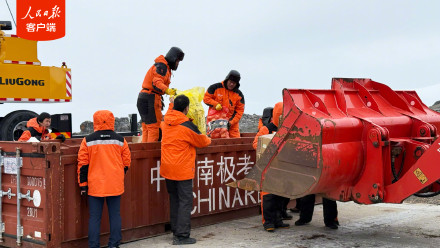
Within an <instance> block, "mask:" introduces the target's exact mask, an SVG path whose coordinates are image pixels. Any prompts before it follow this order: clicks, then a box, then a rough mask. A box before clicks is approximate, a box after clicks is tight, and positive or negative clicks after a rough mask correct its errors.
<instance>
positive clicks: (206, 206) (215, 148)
mask: <svg viewBox="0 0 440 248" xmlns="http://www.w3.org/2000/svg"><path fill="white" fill-rule="evenodd" d="M253 135H255V134H253ZM247 136H248V137H243V138H236V139H227V140H226V139H218V140H213V142H212V144H211V146H209V147H206V148H202V149H198V150H197V157H196V160H197V161H196V174H195V179H194V191H193V195H194V204H193V205H194V209H193V212H192V217H193V226H197V225H206V224H210V223H216V222H220V221H226V220H229V219H234V218H242V217H245V216H250V215H256V214H258V208H259V202H260V197H259V193H258V192H245V191H243V190H239V189H235V188H230V187H227V186H226V184H227V183H230V182H232V181H235V180H239V179H242V178H243V177H244V176H245V175H246V174H247V173H248V172H249V170H250V169H251V168H252V167H253V166H254V163H255V151H254V150H253V148H252V141H253V137H252V134H247ZM127 140H128V141H130V140H131V138H130V137H128V138H127ZM80 143H81V139H68V140H66V142H64V143H59V142H57V141H56V142H42V143H19V142H0V147H1V150H2V151H3V152H2V154H3V155H7V156H14V155H15V149H16V148H17V147H19V148H20V149H21V153H22V154H23V156H24V157H23V168H22V170H21V171H22V175H21V181H22V186H21V187H20V191H21V192H22V193H24V194H25V193H26V192H27V190H31V192H33V190H38V191H39V192H40V194H41V204H40V206H39V207H35V206H34V205H33V202H28V201H27V200H26V199H22V201H21V202H22V207H21V209H22V210H21V222H22V225H23V231H24V232H23V234H24V235H23V243H22V247H87V230H88V206H87V200H86V198H84V197H81V196H80V192H79V187H78V184H77V172H76V170H77V153H78V149H79V145H80ZM129 147H130V150H131V154H132V164H131V168H130V169H129V170H128V172H127V174H126V178H125V193H124V194H123V195H122V199H121V217H122V229H123V241H130V240H136V239H140V238H144V237H148V236H152V235H157V234H160V233H164V232H167V231H169V224H168V223H169V203H168V193H167V191H166V186H165V181H164V179H163V178H161V177H160V175H159V168H160V143H159V142H155V143H137V144H134V143H129ZM27 156H30V157H27ZM109 180H111V179H109ZM8 188H11V190H12V193H14V194H15V193H16V192H17V190H16V188H17V185H16V176H15V175H12V174H8V173H5V170H4V168H3V169H2V190H3V191H5V192H6V191H8ZM31 195H32V194H31ZM2 206H3V208H2V210H3V213H2V217H3V222H5V226H6V229H5V232H4V233H3V237H4V242H3V243H0V245H4V246H6V247H16V233H17V210H16V206H17V199H16V197H14V196H13V197H11V199H8V197H7V196H4V197H3V198H2ZM107 216H108V213H107V210H106V208H104V211H103V218H102V225H101V233H102V237H101V244H106V243H107V240H108V233H109V222H108V217H107Z"/></svg>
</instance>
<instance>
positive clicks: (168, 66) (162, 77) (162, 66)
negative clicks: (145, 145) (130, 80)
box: [137, 47, 185, 142]
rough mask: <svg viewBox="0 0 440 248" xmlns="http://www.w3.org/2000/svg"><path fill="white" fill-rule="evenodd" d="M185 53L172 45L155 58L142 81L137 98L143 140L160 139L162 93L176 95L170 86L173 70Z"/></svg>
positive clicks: (152, 140)
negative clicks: (163, 53)
mask: <svg viewBox="0 0 440 248" xmlns="http://www.w3.org/2000/svg"><path fill="white" fill-rule="evenodd" d="M184 56H185V54H184V53H183V51H182V49H180V48H178V47H172V48H171V49H170V50H169V51H168V53H167V54H166V55H165V56H163V55H160V56H159V57H157V58H156V59H155V60H154V65H153V66H151V67H150V69H149V70H148V72H147V74H146V75H145V78H144V82H143V83H142V90H141V92H140V93H139V96H138V100H137V108H138V111H139V114H140V116H141V119H142V142H154V141H158V140H159V127H160V122H161V121H162V109H163V101H162V95H163V94H167V95H175V94H176V90H175V89H173V88H170V87H169V86H170V83H171V81H170V78H171V70H173V71H175V70H177V67H179V62H180V61H182V60H183V57H184Z"/></svg>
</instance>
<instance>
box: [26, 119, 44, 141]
mask: <svg viewBox="0 0 440 248" xmlns="http://www.w3.org/2000/svg"><path fill="white" fill-rule="evenodd" d="M26 127H28V128H30V127H31V128H33V129H35V131H37V132H39V133H41V134H42V135H41V140H48V139H50V136H49V132H48V131H47V130H46V128H45V127H43V126H40V124H38V121H37V117H35V118H32V119H30V120H29V121H28V122H27V124H26ZM31 137H32V134H31V132H30V131H29V130H26V131H24V132H23V133H22V134H21V136H20V138H19V139H18V141H28V140H29V139H30V138H31Z"/></svg>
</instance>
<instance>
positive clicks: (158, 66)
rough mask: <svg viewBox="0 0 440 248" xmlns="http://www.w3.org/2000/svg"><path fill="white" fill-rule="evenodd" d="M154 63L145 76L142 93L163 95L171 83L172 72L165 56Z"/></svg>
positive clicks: (161, 56)
mask: <svg viewBox="0 0 440 248" xmlns="http://www.w3.org/2000/svg"><path fill="white" fill-rule="evenodd" d="M154 62H155V63H154V65H153V66H151V68H150V69H149V70H148V72H147V74H146V75H145V78H144V82H143V83H142V90H141V92H145V93H156V94H159V95H163V94H165V90H167V89H168V87H169V86H170V83H171V82H170V78H171V70H170V67H169V65H168V62H167V61H166V59H165V57H164V56H163V55H160V56H159V57H157V58H156V59H155V60H154Z"/></svg>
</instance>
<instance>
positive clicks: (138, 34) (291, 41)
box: [0, 0, 440, 131]
mask: <svg viewBox="0 0 440 248" xmlns="http://www.w3.org/2000/svg"><path fill="white" fill-rule="evenodd" d="M8 3H9V5H10V6H11V8H12V12H13V14H14V16H15V7H16V3H15V0H8ZM66 12H67V16H66V36H65V37H64V38H62V39H58V40H55V41H43V42H39V43H38V46H39V50H38V56H39V60H40V61H41V62H42V65H44V66H60V65H61V62H63V61H65V62H66V63H67V65H68V67H69V68H71V69H72V80H73V82H72V83H73V102H71V103H58V104H11V103H7V104H3V105H0V114H5V113H8V112H11V111H13V110H17V109H29V110H33V111H35V112H38V113H39V112H41V111H48V112H50V113H63V112H68V113H72V114H73V125H74V127H73V129H74V131H79V125H80V123H81V122H82V121H84V120H91V119H92V115H93V113H94V112H95V111H96V110H99V109H108V110H111V111H113V112H114V114H115V116H117V117H124V116H128V114H131V113H137V108H136V100H137V95H138V93H139V91H140V89H141V84H142V81H143V79H144V76H145V73H146V72H147V70H148V69H149V68H150V67H151V65H152V64H153V63H154V59H155V58H156V57H157V56H159V55H161V54H165V53H166V52H167V51H168V50H169V48H170V47H172V46H178V47H180V48H181V49H182V50H183V51H184V52H185V59H184V60H183V61H182V62H181V63H180V65H179V68H178V70H177V71H176V72H174V75H173V77H172V78H171V87H174V88H177V89H179V90H186V89H189V88H192V87H194V86H203V87H205V88H207V87H209V85H211V84H213V83H216V82H220V81H222V80H223V79H224V78H225V76H226V75H227V73H228V72H229V71H230V70H231V69H235V70H238V71H239V72H240V73H241V81H240V83H241V87H240V89H241V91H242V92H243V94H244V96H245V99H246V108H245V113H248V114H253V113H256V114H261V112H262V109H263V108H265V107H267V106H273V105H274V104H275V103H276V102H278V101H281V91H282V89H283V88H303V89H330V87H331V84H330V83H331V78H332V77H366V78H371V79H373V80H375V81H377V82H381V83H384V84H387V85H389V86H390V87H391V88H393V89H395V90H397V89H415V90H417V92H418V93H419V95H420V97H421V98H422V100H423V101H424V103H425V104H426V105H428V106H431V105H432V104H433V103H434V102H435V101H436V100H440V96H438V95H439V93H440V79H439V78H440V77H439V74H440V14H439V13H440V1H434V0H432V1H420V0H419V1H403V0H399V1H383V0H382V1H372V0H369V1H354V0H347V1H336V0H335V1H331V0H321V1H293V0H285V1H278V0H271V1H267V0H265V1H262V0H261V1H260V0H253V1H240V0H234V1H228V0H222V1H206V0H205V1H202V0H199V1H190V0H185V1H181V0H180V1H178V0H176V1H169V0H163V1H150V0H148V1H147V0H145V1H139V0H136V1H134V0H125V1H112V0H106V1H103V0H93V1H90V0H88V1H85V0H66ZM0 20H11V17H10V14H9V11H8V9H7V6H6V3H5V2H4V0H1V1H0ZM7 33H11V34H15V29H14V30H13V31H12V32H11V31H7ZM166 101H167V102H168V98H167V97H166Z"/></svg>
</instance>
